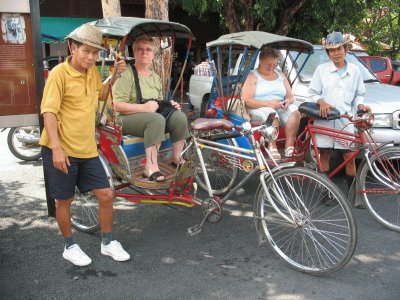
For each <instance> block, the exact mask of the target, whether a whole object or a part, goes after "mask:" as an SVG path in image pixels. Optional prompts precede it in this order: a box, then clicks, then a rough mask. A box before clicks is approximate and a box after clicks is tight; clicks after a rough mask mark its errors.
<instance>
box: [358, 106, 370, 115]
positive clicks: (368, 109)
mask: <svg viewBox="0 0 400 300" xmlns="http://www.w3.org/2000/svg"><path fill="white" fill-rule="evenodd" d="M358 110H359V111H362V112H365V113H370V112H371V108H370V107H369V106H368V105H364V104H360V105H358Z"/></svg>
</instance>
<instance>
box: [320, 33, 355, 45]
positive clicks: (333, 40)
mask: <svg viewBox="0 0 400 300" xmlns="http://www.w3.org/2000/svg"><path fill="white" fill-rule="evenodd" d="M349 42H350V39H349V38H348V37H345V36H343V34H342V33H341V32H331V33H329V34H328V35H327V36H326V39H325V44H324V45H323V47H324V48H326V49H335V48H339V47H340V46H342V45H345V44H347V43H349Z"/></svg>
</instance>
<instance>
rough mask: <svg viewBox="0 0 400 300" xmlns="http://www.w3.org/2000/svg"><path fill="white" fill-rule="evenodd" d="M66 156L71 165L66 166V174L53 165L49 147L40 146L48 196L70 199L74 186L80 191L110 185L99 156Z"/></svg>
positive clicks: (73, 193) (73, 192)
mask: <svg viewBox="0 0 400 300" xmlns="http://www.w3.org/2000/svg"><path fill="white" fill-rule="evenodd" d="M68 158H69V162H70V164H71V166H69V167H68V174H65V173H63V172H61V171H60V170H57V169H56V168H55V167H54V165H53V152H52V151H51V149H49V148H47V147H42V159H43V168H44V169H45V171H46V172H47V179H48V190H49V194H50V197H52V198H54V199H57V200H63V199H70V198H72V197H73V196H74V195H75V186H77V187H78V189H79V191H80V192H81V193H85V192H88V191H91V190H93V189H104V188H109V187H110V184H109V183H108V180H107V175H106V172H105V171H104V167H103V165H102V163H101V161H100V158H99V157H93V158H76V157H71V156H69V157H68Z"/></svg>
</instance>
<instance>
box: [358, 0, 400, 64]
mask: <svg viewBox="0 0 400 300" xmlns="http://www.w3.org/2000/svg"><path fill="white" fill-rule="evenodd" d="M358 31H359V32H360V39H361V40H362V41H363V42H364V43H365V44H366V45H367V48H368V53H370V54H374V55H382V54H383V53H382V50H383V45H382V43H384V44H386V45H389V46H390V51H389V56H391V58H394V57H398V56H399V53H400V1H399V0H395V1H393V0H367V9H366V12H365V17H364V19H363V20H362V22H361V23H360V24H359V26H358Z"/></svg>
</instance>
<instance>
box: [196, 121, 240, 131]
mask: <svg viewBox="0 0 400 300" xmlns="http://www.w3.org/2000/svg"><path fill="white" fill-rule="evenodd" d="M191 125H192V128H193V129H195V130H212V129H222V130H228V131H229V130H232V128H233V127H234V125H233V123H232V122H231V121H228V120H225V119H206V118H199V119H196V120H194V121H193V122H192V124H191Z"/></svg>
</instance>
